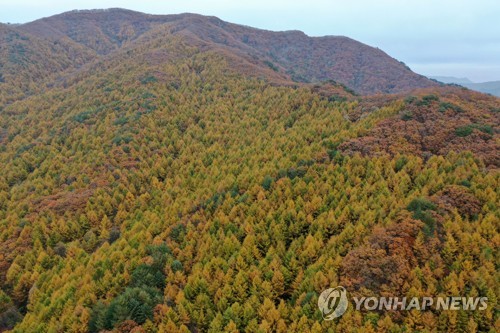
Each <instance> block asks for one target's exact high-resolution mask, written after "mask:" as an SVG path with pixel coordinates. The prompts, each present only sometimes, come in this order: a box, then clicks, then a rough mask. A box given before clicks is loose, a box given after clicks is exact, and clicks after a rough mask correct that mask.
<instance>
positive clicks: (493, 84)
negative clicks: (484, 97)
mask: <svg viewBox="0 0 500 333" xmlns="http://www.w3.org/2000/svg"><path fill="white" fill-rule="evenodd" d="M464 86H465V87H467V88H469V89H472V90H475V91H480V92H482V93H485V94H491V95H494V96H498V97H500V81H490V82H481V83H467V84H464Z"/></svg>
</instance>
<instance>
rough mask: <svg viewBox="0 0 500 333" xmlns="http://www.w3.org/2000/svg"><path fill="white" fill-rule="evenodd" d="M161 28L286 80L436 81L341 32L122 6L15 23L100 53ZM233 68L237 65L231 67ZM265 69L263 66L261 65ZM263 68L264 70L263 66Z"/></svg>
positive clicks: (405, 87) (391, 85)
mask: <svg viewBox="0 0 500 333" xmlns="http://www.w3.org/2000/svg"><path fill="white" fill-rule="evenodd" d="M159 26H162V27H163V28H164V29H170V31H171V32H172V34H174V35H175V34H181V35H188V37H190V38H191V39H196V40H198V42H199V41H203V42H204V43H205V46H209V47H212V48H213V49H215V50H218V51H221V52H222V50H224V51H225V52H231V53H234V54H236V55H238V56H243V57H244V58H247V59H248V58H251V59H253V61H254V62H255V63H256V64H258V66H259V67H261V70H260V71H262V72H267V74H269V73H270V72H269V71H268V70H267V69H271V70H272V71H274V72H276V73H277V74H278V76H280V77H282V78H286V80H288V81H290V82H299V83H300V82H303V83H318V82H324V81H329V80H333V81H336V82H338V83H341V84H344V85H346V86H347V87H349V88H350V89H353V90H354V91H356V92H358V93H361V94H375V93H397V92H403V91H409V90H411V89H414V88H425V87H432V86H436V83H434V82H432V81H431V80H428V79H427V78H425V77H423V76H421V75H418V74H415V73H413V72H412V71H411V70H410V69H408V68H407V67H406V66H405V65H404V64H402V63H401V62H399V61H397V60H395V59H393V58H391V57H390V56H388V55H387V54H386V53H385V52H383V51H381V50H379V49H377V48H373V47H370V46H368V45H365V44H362V43H360V42H357V41H355V40H353V39H350V38H348V37H344V36H324V37H309V36H307V35H306V34H305V33H303V32H301V31H297V30H291V31H283V32H274V31H269V30H263V29H257V28H251V27H248V26H243V25H238V24H233V23H229V22H225V21H223V20H220V19H219V18H216V17H213V16H203V15H198V14H190V13H185V14H175V15H151V14H144V13H139V12H134V11H130V10H123V9H109V10H86V11H72V12H66V13H62V14H58V15H54V16H51V17H47V18H42V19H39V20H36V21H33V22H29V23H26V24H23V25H20V26H18V27H16V29H19V30H20V31H24V32H28V33H30V34H33V35H34V36H37V37H39V38H42V39H45V40H48V41H52V42H54V41H58V40H64V39H66V38H69V39H71V40H72V41H73V42H76V43H77V44H80V45H82V46H84V47H86V48H87V49H88V51H89V52H91V51H93V52H96V53H97V55H106V54H108V53H110V52H113V51H117V50H119V49H120V48H122V46H124V45H128V44H130V43H133V42H134V41H137V39H138V38H139V37H140V36H142V35H144V34H147V33H149V32H151V31H152V30H154V29H155V28H158V27H159ZM236 67H237V66H236ZM266 67H267V69H265V68H266ZM264 69H265V70H264Z"/></svg>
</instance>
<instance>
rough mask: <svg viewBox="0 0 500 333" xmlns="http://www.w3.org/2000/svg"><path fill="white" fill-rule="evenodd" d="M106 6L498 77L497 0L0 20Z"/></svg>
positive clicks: (37, 5) (48, 8)
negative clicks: (363, 48) (355, 46)
mask: <svg viewBox="0 0 500 333" xmlns="http://www.w3.org/2000/svg"><path fill="white" fill-rule="evenodd" d="M111 7H121V8H128V9H132V10H137V11H141V12H146V13H150V14H176V13H183V12H191V13H199V14H204V15H215V16H218V17H220V18H221V19H223V20H225V21H229V22H234V23H239V24H245V25H249V26H253V27H257V28H263V29H270V30H302V31H304V32H305V33H307V34H308V35H310V36H322V35H344V36H348V37H351V38H354V39H356V40H359V41H361V42H363V43H366V44H368V45H371V46H376V47H379V48H381V49H382V50H384V51H386V52H387V53H388V54H389V55H391V56H393V57H394V58H396V59H398V60H401V61H404V62H405V63H406V64H407V65H409V66H410V67H411V68H412V69H413V70H414V71H416V72H418V73H421V74H424V75H445V76H456V77H467V78H469V79H471V80H473V81H476V82H481V81H492V80H500V0H302V1H297V0H286V1H285V0H253V1H247V2H246V3H243V2H242V1H235V0H232V1H230V0H213V1H209V0H168V1H167V0H166V1H153V0H140V1H132V0H122V1H119V0H113V1H104V0H85V1H83V0H69V1H68V0H17V1H16V0H0V22H4V23H7V22H10V23H24V22H29V21H32V20H35V19H37V18H41V17H45V16H51V15H54V14H58V13H61V12H64V11H68V10H72V9H93V8H111Z"/></svg>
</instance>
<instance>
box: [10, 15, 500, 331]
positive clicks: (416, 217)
mask: <svg viewBox="0 0 500 333" xmlns="http://www.w3.org/2000/svg"><path fill="white" fill-rule="evenodd" d="M0 29H2V35H1V36H3V37H2V38H4V39H2V41H4V42H3V43H2V44H1V45H2V46H1V47H2V52H4V53H3V54H10V55H11V56H10V57H2V58H1V59H2V61H3V62H2V69H1V70H2V75H3V78H4V81H5V82H3V83H2V84H7V83H8V84H10V83H11V82H19V83H20V84H19V86H18V90H16V91H18V93H17V94H16V95H10V93H8V92H7V90H4V89H6V88H4V87H8V86H7V85H5V86H2V90H0V96H2V97H3V99H1V100H0V166H1V167H2V172H1V173H0V331H2V332H3V331H9V332H13V333H24V332H82V333H83V332H92V333H93V332H113V333H124V332H132V333H138V332H157V333H163V332H168V333H175V332H214V333H219V332H296V333H313V332H314V333H316V332H345V333H347V332H355V333H362V332H448V331H450V332H451V331H455V332H472V331H476V332H494V331H498V330H499V328H500V327H499V326H498V325H499V322H498V314H497V312H498V311H497V308H498V304H497V299H498V279H499V272H498V269H497V268H496V262H497V261H496V258H498V257H499V256H498V248H499V247H498V234H499V231H500V230H499V226H498V221H499V220H500V213H499V209H498V198H499V196H500V192H499V191H500V177H499V173H498V166H499V161H498V156H499V155H498V142H499V118H498V115H499V112H498V111H499V110H500V99H498V98H496V97H493V96H488V95H484V94H480V93H476V92H471V91H468V90H466V89H463V88H460V87H453V86H446V87H443V86H438V87H434V86H433V84H430V86H427V81H426V80H423V81H422V83H423V86H427V88H425V89H416V90H412V91H406V89H411V88H415V86H413V83H411V82H413V81H412V79H411V78H415V76H414V75H416V74H412V73H411V72H410V73H409V74H408V75H409V76H408V77H409V78H410V79H409V81H397V82H395V84H397V89H402V92H401V93H398V94H391V95H385V94H375V95H370V96H364V95H358V94H353V93H352V92H351V90H350V89H348V88H347V89H346V88H345V87H344V86H343V85H340V84H337V83H335V82H322V81H323V79H320V78H318V77H317V76H316V75H320V74H321V75H323V74H322V73H323V72H322V71H321V70H320V68H323V67H322V66H326V67H328V66H329V65H328V63H327V62H328V61H333V60H332V59H335V61H339V62H343V63H344V64H347V63H350V64H352V66H353V67H352V68H356V69H355V70H359V71H360V72H363V73H365V74H363V75H365V76H364V78H369V77H370V75H373V80H371V81H370V80H368V81H365V80H364V79H363V80H361V81H359V82H358V83H359V87H361V88H360V89H362V90H358V92H366V93H368V91H367V90H370V91H371V92H375V91H377V89H378V88H377V87H383V86H384V84H385V83H384V82H389V81H385V80H389V77H387V76H384V75H386V74H385V72H378V69H376V68H379V67H377V66H378V65H376V63H377V62H380V61H379V60H380V59H382V60H384V61H385V60H387V63H386V64H388V66H390V67H391V66H392V65H391V64H393V62H395V63H397V64H399V62H397V61H393V60H392V59H390V58H389V57H388V56H386V55H385V54H384V53H382V52H381V51H380V52H379V51H377V50H374V49H372V48H369V47H367V46H363V45H361V44H359V43H357V42H354V41H352V40H350V39H347V38H339V37H325V38H324V39H322V38H310V37H307V36H305V35H304V34H302V33H300V32H283V33H277V32H267V31H262V30H258V29H253V28H248V27H242V26H237V25H234V24H230V23H226V22H223V21H220V20H218V19H217V18H213V17H203V16H199V15H192V14H186V15H172V16H168V15H167V16H150V15H146V14H139V13H135V12H130V11H124V10H107V11H84V12H70V13H65V14H61V15H57V16H54V17H50V18H46V19H42V20H39V21H35V22H33V23H30V24H27V25H24V26H20V27H10V26H3V25H2V26H0ZM120 31H127V33H126V34H122V33H120ZM245 34H246V35H247V38H246V37H245ZM119 36H127V37H123V38H122V37H119ZM321 41H322V42H323V43H320V42H321ZM307 43H309V44H310V48H311V49H312V50H313V51H314V52H311V53H310V54H311V55H310V57H311V58H307V57H306V56H305V55H303V53H304V48H305V47H306V44H307ZM61 45H64V47H62V46H61ZM286 45H288V46H286ZM311 45H312V46H311ZM323 46H324V49H323ZM20 48H22V49H23V50H26V52H18V51H16V50H19V49H20ZM351 48H354V49H356V50H357V51H354V50H353V49H351ZM38 50H40V52H38ZM272 50H274V51H272ZM328 50H329V51H328ZM42 51H43V52H42ZM333 51H335V52H336V53H335V54H334V52H333ZM269 52H275V53H274V56H272V57H271V55H270V54H269ZM328 52H332V55H331V58H327V57H325V58H323V56H321V55H324V54H326V53H328ZM353 52H354V53H356V52H360V57H356V56H352V55H353ZM373 53H375V54H378V56H377V57H380V59H379V58H377V57H375V58H373V57H372V54H373ZM340 55H342V56H340ZM12 57H15V58H16V59H20V60H19V61H12V59H11V58H12ZM74 57H77V59H78V61H71V59H72V58H74ZM296 57H298V58H296ZM301 57H303V58H301ZM316 57H317V58H316ZM299 59H302V60H299ZM329 59H330V60H329ZM370 59H372V60H370ZM377 59H378V60H377ZM266 61H268V62H269V63H266ZM300 61H304V63H301V64H300V65H297V67H296V68H297V69H300V70H301V71H304V73H305V74H307V75H310V77H311V78H313V79H311V81H316V80H318V81H317V82H314V83H313V82H295V81H294V80H293V79H292V77H291V74H290V73H287V71H288V70H289V68H292V67H291V66H295V65H292V63H293V64H298V63H299V62H300ZM359 61H361V62H362V63H365V62H366V63H365V65H364V66H365V67H364V66H358V65H357V64H358V62H359ZM317 62H320V63H322V64H317ZM287 66H290V67H287ZM332 66H337V65H332ZM339 66H340V65H339ZM384 66H385V65H384ZM399 66H402V67H403V68H404V66H403V65H401V64H399V65H395V66H394V67H391V68H393V69H394V71H395V72H394V73H397V72H398V71H399V69H401V67H399ZM382 67H383V66H382ZM382 67H380V68H382ZM335 68H337V67H335ZM343 68H347V69H346V70H345V72H344V73H347V74H345V75H346V76H349V75H354V76H355V75H356V74H353V73H352V71H351V70H349V69H348V68H349V66H345V67H343ZM380 68H379V69H380ZM7 69H8V70H7ZM401 70H403V69H401ZM403 71H406V69H404V70H403ZM389 72H390V71H389ZM7 73H8V74H7ZM32 73H34V74H36V75H31V74H32ZM49 73H50V75H49ZM304 73H301V74H300V75H305V74H304ZM315 73H319V74H315ZM339 73H342V71H341V70H340V67H339V70H335V71H331V72H328V71H327V72H326V74H324V75H328V76H329V75H332V76H335V75H339ZM404 73H406V72H404ZM418 78H420V77H418ZM329 79H331V78H329ZM418 80H419V79H417V81H418ZM296 81H297V80H296ZM303 81H306V80H303ZM339 82H341V81H339ZM404 82H406V83H404ZM419 82H420V81H419ZM25 84H28V85H27V86H26V85H25ZM407 84H408V85H407ZM363 87H364V88H363ZM364 89H366V90H364ZM393 89H396V88H393ZM337 285H343V286H345V287H346V288H347V289H348V290H349V294H350V295H352V296H361V295H376V296H379V295H382V296H387V295H391V296H392V295H397V296H403V297H413V296H414V295H419V296H426V297H438V296H443V295H445V296H450V295H452V296H456V295H460V296H462V297H476V296H480V297H488V299H489V303H488V308H487V309H485V310H482V311H475V312H471V311H437V310H436V311H435V310H431V311H425V312H415V311H400V312H398V311H355V310H354V309H353V307H352V306H350V307H349V308H348V310H347V312H346V313H345V314H344V315H343V316H342V317H341V318H338V319H335V320H333V321H326V320H324V319H323V318H322V314H321V312H320V311H319V310H318V306H317V303H318V297H319V295H320V294H321V292H322V291H323V290H325V289H326V288H331V287H334V286H337Z"/></svg>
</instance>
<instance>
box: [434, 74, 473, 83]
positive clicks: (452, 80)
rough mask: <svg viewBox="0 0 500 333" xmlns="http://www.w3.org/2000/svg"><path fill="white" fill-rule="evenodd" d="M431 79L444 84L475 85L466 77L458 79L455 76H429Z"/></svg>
mask: <svg viewBox="0 0 500 333" xmlns="http://www.w3.org/2000/svg"><path fill="white" fill-rule="evenodd" d="M429 78H430V79H433V80H437V81H439V82H443V83H455V84H469V83H473V82H472V81H471V80H469V79H468V78H466V77H462V78H458V77H453V76H429Z"/></svg>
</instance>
